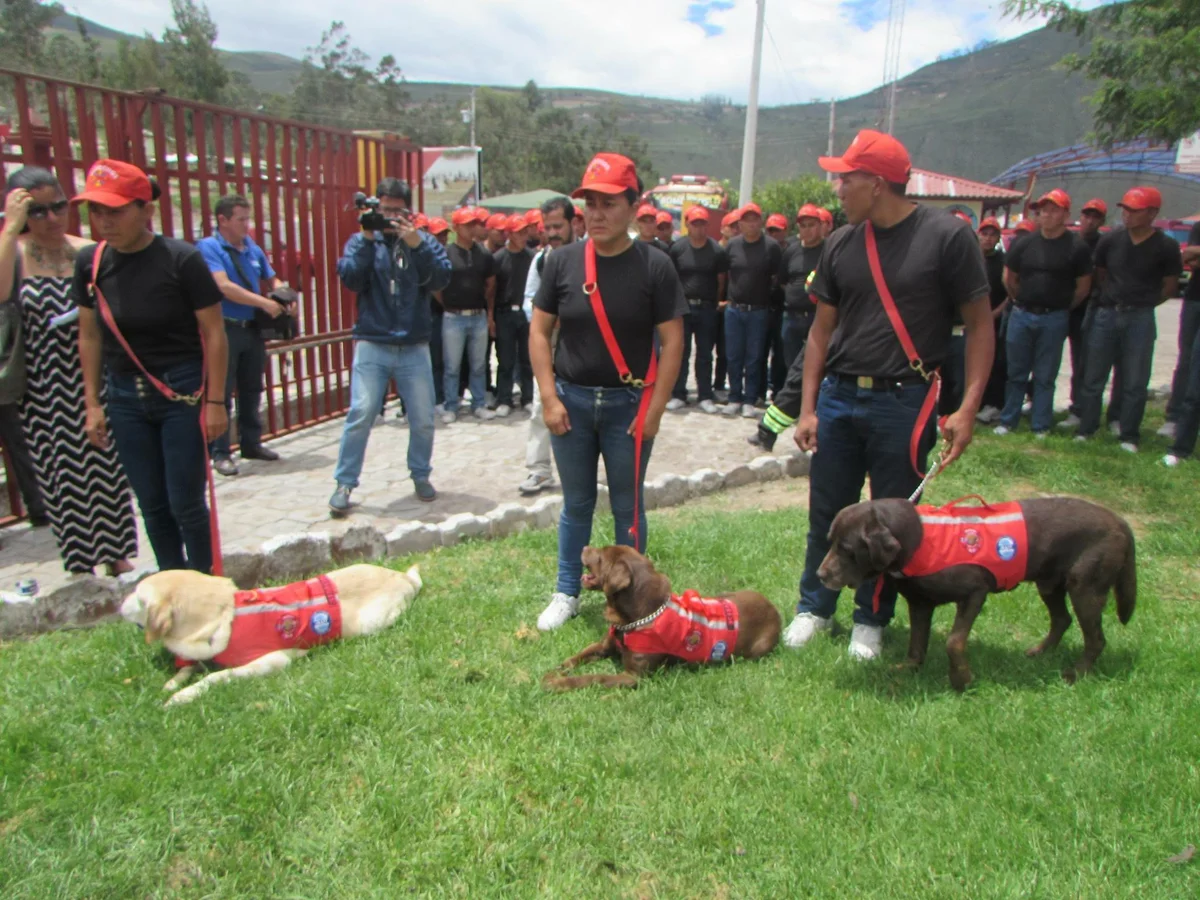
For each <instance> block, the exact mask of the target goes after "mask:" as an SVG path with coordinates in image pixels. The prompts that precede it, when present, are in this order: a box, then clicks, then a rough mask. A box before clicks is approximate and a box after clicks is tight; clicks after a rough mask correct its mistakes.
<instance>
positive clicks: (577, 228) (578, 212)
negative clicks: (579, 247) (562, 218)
mask: <svg viewBox="0 0 1200 900" xmlns="http://www.w3.org/2000/svg"><path fill="white" fill-rule="evenodd" d="M571 232H572V233H573V234H574V235H575V240H577V241H582V240H583V239H584V238H585V237H587V223H586V222H585V221H584V219H583V207H581V206H578V207H576V208H575V217H574V218H573V219H571Z"/></svg>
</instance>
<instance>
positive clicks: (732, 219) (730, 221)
mask: <svg viewBox="0 0 1200 900" xmlns="http://www.w3.org/2000/svg"><path fill="white" fill-rule="evenodd" d="M741 233H742V211H741V210H740V209H735V210H733V211H732V212H728V213H726V214H725V216H724V218H722V219H721V246H722V247H728V246H729V242H730V241H732V240H733V239H734V238H735V237H737V236H738V235H739V234H741Z"/></svg>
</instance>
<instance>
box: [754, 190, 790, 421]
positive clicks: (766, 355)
mask: <svg viewBox="0 0 1200 900" xmlns="http://www.w3.org/2000/svg"><path fill="white" fill-rule="evenodd" d="M766 230H767V237H768V238H770V239H771V240H773V241H774V242H775V243H776V244H778V245H779V253H780V258H782V256H783V251H784V250H786V249H787V245H788V233H787V230H788V221H787V216H785V215H784V214H783V213H772V214H771V215H769V216H767V221H766ZM767 307H768V309H769V310H770V317H769V320H768V323H767V341H766V344H765V345H764V346H763V354H762V362H761V363H759V367H758V396H757V397H755V398H754V401H755V405H757V406H766V403H767V392H768V391H770V394H771V399H772V400H774V399H775V396H776V395H777V394H778V393H779V392H780V391H782V390H783V383H784V381H786V380H787V366H786V365H785V364H784V350H783V286H782V285H780V283H779V273H778V272H776V273H775V281H774V283H773V285H772V287H771V299H770V301H769V302H768V304H767Z"/></svg>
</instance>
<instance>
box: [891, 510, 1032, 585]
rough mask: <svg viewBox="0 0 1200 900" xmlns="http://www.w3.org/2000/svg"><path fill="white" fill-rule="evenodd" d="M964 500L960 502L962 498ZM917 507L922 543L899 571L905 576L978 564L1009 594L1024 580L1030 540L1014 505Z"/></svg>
mask: <svg viewBox="0 0 1200 900" xmlns="http://www.w3.org/2000/svg"><path fill="white" fill-rule="evenodd" d="M964 499H965V498H964ZM958 503H959V501H958V500H955V501H954V502H953V503H948V504H947V505H945V506H918V507H917V513H918V515H920V517H921V544H920V546H919V547H917V552H916V553H914V554H913V557H912V559H910V560H909V561H908V563H907V564H906V565H905V566H904V568H903V569H901V570H900V574H901V575H903V576H906V577H908V578H919V577H920V576H922V575H935V574H937V573H938V572H941V571H943V570H945V569H948V568H950V567H951V566H964V565H967V566H983V568H985V569H987V570H988V571H989V572H991V573H992V576H993V577H994V578H995V579H996V590H998V591H1011V590H1012V589H1013V588H1015V587H1016V586H1017V585H1018V584H1020V583H1021V582H1022V581H1024V580H1025V572H1026V569H1027V567H1028V564H1029V538H1028V534H1027V532H1026V529H1025V514H1024V513H1023V512H1022V511H1021V504H1019V503H997V504H995V505H988V504H984V505H983V506H958V505H957V504H958Z"/></svg>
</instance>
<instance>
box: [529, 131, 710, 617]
mask: <svg viewBox="0 0 1200 900" xmlns="http://www.w3.org/2000/svg"><path fill="white" fill-rule="evenodd" d="M641 191H642V183H641V180H640V179H639V178H638V177H637V169H636V167H635V166H634V164H633V161H632V160H630V159H628V158H626V157H624V156H621V155H619V154H616V153H601V154H598V155H597V156H596V157H595V158H594V159H593V160H592V161H591V163H589V165H588V167H587V170H586V171H585V172H584V174H583V179H582V183H581V184H580V186H579V188H578V189H577V190H576V191H575V192H574V194H573V197H575V198H580V197H582V198H584V199H585V200H586V202H587V207H586V208H587V213H586V215H587V225H588V239H587V240H586V241H583V242H582V243H574V244H568V245H566V246H564V247H560V248H559V249H558V250H555V251H554V252H553V253H552V254H550V256H549V257H547V259H546V265H545V268H544V269H543V270H542V273H541V285H540V286H539V288H538V292H537V295H536V296H535V297H534V298H533V306H534V310H533V323H532V324H531V326H530V334H529V355H530V357H531V359H532V360H533V372H534V376H535V377H536V378H537V380H538V386H539V390H540V392H541V396H542V406H543V410H542V416H543V418H544V419H545V422H546V426H547V427H548V428H549V429H550V442H551V446H552V447H553V448H554V459H555V462H556V463H557V465H558V474H559V481H560V482H561V484H562V493H563V504H562V513H561V514H560V515H559V519H558V580H557V584H556V585H555V591H554V594H553V596H552V597H551V600H550V604H549V605H548V606H547V607H546V609H545V610H543V611H542V614H541V615H540V616H538V621H537V625H538V628H539V629H540V630H542V631H551V630H553V629H555V628H559V627H560V626H562V625H563V624H564V623H566V622H567V621H568V620H569V619H570V618H572V617H573V616H575V615H576V613H577V612H578V611H579V591H580V588H581V587H582V574H583V564H582V562H581V561H580V555H581V554H582V553H583V548H584V547H585V546H586V545H587V543H588V541H589V539H590V537H591V533H592V518H593V514H594V513H595V508H596V479H597V476H598V475H599V462H600V459H601V457H603V459H604V469H605V472H606V473H607V476H608V490H609V505H610V507H611V509H612V514H613V520H614V522H615V526H616V528H615V531H616V535H615V538H616V543H618V544H625V545H636V546H637V548H638V549H639V550H644V549H645V542H646V519H645V504H644V503H643V502H642V491H641V485H640V482H641V481H642V479H643V478H644V476H645V474H646V465H647V463H648V462H649V459H650V451H651V449H652V447H653V443H654V441H653V439H654V437H655V435H656V434H658V429H659V425H660V424H661V422H662V416H663V411H664V410H665V409H666V405H667V401H668V400H670V399H671V392H672V390H674V388H675V379H676V378H677V377H678V375H679V365H680V361H681V359H682V357H683V316H684V313H686V312H687V301H686V300H685V299H684V296H683V290H682V288H681V287H680V285H679V278H678V276H677V275H676V274H675V267H674V266H673V265H672V264H671V258H670V257H669V256H668V255H667V254H666V253H662V252H659V251H657V250H654V249H653V248H651V247H649V246H647V243H648V242H645V241H633V240H630V237H629V226H630V225H631V224H632V222H633V219H634V213H635V211H636V210H637V207H636V205H635V204H636V203H637V200H638V196H639V195H640V194H641ZM555 326H558V329H559V332H558V346H557V348H556V349H555V350H554V351H553V355H552V353H551V349H550V348H551V343H550V342H551V336H552V335H553V333H554V329H555ZM656 337H657V339H658V345H659V347H660V348H661V350H660V352H659V353H658V356H657V362H656V363H655V355H654V354H655V338H656ZM655 366H656V369H657V371H656V374H655V375H654V376H653V377H652V378H651V377H649V376H650V374H651V372H654V371H655V369H654V368H653V367H655ZM642 381H652V382H653V384H644V385H643V384H642ZM631 386H632V387H633V389H631ZM637 388H642V389H641V390H638V389H637ZM647 391H649V392H650V393H648V394H647V393H646V392H647ZM639 451H640V452H639Z"/></svg>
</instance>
